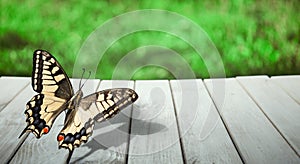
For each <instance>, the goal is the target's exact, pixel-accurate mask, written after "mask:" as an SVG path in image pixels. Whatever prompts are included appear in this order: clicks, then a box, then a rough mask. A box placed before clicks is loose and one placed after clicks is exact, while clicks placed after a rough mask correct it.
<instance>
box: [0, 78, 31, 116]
mask: <svg viewBox="0 0 300 164" xmlns="http://www.w3.org/2000/svg"><path fill="white" fill-rule="evenodd" d="M28 85H30V82H28V84H25V86H24V87H23V88H21V90H20V91H18V92H17V93H16V94H15V95H14V96H13V97H12V98H11V99H10V100H9V101H8V102H7V103H6V104H5V105H3V106H1V108H0V112H1V111H2V110H3V109H5V108H6V106H7V105H8V104H9V103H11V102H12V101H13V100H14V99H15V98H16V97H17V96H18V95H19V94H20V93H21V92H22V91H23V90H24V89H25V88H26V87H27V86H28Z"/></svg>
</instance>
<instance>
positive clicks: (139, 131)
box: [71, 109, 167, 163]
mask: <svg viewBox="0 0 300 164" xmlns="http://www.w3.org/2000/svg"><path fill="white" fill-rule="evenodd" d="M130 112H131V111H130V110H127V111H126V112H124V113H125V114H124V113H120V114H118V115H117V116H115V117H114V118H112V119H110V120H108V121H105V122H102V123H97V124H95V127H94V132H93V136H92V137H93V138H92V139H91V140H90V141H89V142H87V143H86V144H84V145H82V147H86V148H88V150H89V151H88V152H87V153H85V154H84V155H81V156H80V157H78V156H77V157H75V158H74V159H75V160H74V161H72V162H71V163H78V162H79V163H80V162H83V160H84V159H88V158H89V157H90V158H93V157H91V156H92V155H93V154H94V153H96V151H99V150H111V149H113V150H115V151H116V153H117V154H120V155H121V156H122V155H124V154H126V153H127V146H128V144H127V143H128V142H129V143H130V140H132V139H133V138H134V137H135V136H138V135H149V134H154V133H158V132H160V131H162V130H164V129H166V128H167V127H166V126H165V125H163V124H159V123H155V122H149V121H145V120H137V119H132V120H130V118H129V117H128V116H130ZM135 114H137V115H139V110H138V109H135ZM130 121H131V122H133V121H134V124H136V125H142V126H143V127H150V126H151V128H150V129H149V128H143V127H141V128H131V127H129V126H130ZM129 130H130V134H131V135H130V137H129V132H128V131H129ZM113 150H111V151H113ZM75 151H76V150H75ZM98 158H99V156H98ZM95 160H96V159H95Z"/></svg>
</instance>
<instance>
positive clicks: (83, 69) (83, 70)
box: [79, 68, 85, 88]
mask: <svg viewBox="0 0 300 164" xmlns="http://www.w3.org/2000/svg"><path fill="white" fill-rule="evenodd" d="M84 73H85V68H82V75H81V78H80V82H79V88H82V87H81V80H82V78H83V75H84Z"/></svg>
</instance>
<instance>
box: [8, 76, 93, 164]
mask: <svg viewBox="0 0 300 164" xmlns="http://www.w3.org/2000/svg"><path fill="white" fill-rule="evenodd" d="M71 82H72V83H73V87H74V91H75V92H76V91H77V90H78V84H79V79H75V80H71ZM98 83H99V80H88V81H87V82H86V84H85V86H84V87H83V88H82V89H83V92H84V95H86V93H91V92H93V91H95V90H96V89H97V86H98ZM30 89H31V88H30ZM32 92H33V91H32ZM35 94H36V93H31V94H28V95H27V97H28V96H29V97H30V98H31V97H32V96H33V95H35ZM30 98H27V99H26V100H24V104H26V103H27V101H28V100H29V99H30ZM23 111H24V109H23V110H22V111H20V113H21V114H22V117H21V121H20V123H19V124H22V128H24V127H25V125H26V123H25V115H24V114H23ZM23 115H24V116H23ZM64 119H65V114H64V113H62V114H60V115H59V116H58V118H57V119H56V121H55V122H54V124H53V126H52V129H51V131H50V132H49V133H48V134H47V135H44V136H43V137H41V138H40V139H36V138H35V136H34V135H33V134H30V135H29V136H28V138H27V139H26V140H25V142H24V143H23V144H22V146H21V147H20V149H19V151H18V152H17V153H16V154H15V156H14V158H13V159H12V161H11V163H43V164H44V163H65V162H66V159H67V157H68V150H67V149H64V148H62V149H58V142H57V140H56V138H57V135H58V133H59V132H60V130H61V129H62V128H63V122H64ZM80 149H82V146H81V147H80V148H76V149H75V152H76V151H78V150H79V151H80Z"/></svg>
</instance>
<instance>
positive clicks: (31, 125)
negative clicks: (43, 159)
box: [20, 94, 66, 138]
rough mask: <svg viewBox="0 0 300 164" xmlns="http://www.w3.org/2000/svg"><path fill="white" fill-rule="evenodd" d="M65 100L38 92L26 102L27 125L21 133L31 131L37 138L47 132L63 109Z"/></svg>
mask: <svg viewBox="0 0 300 164" xmlns="http://www.w3.org/2000/svg"><path fill="white" fill-rule="evenodd" d="M65 104H66V100H64V99H61V98H58V97H54V96H49V95H44V94H38V95H35V96H33V98H32V99H31V100H30V101H29V102H28V103H27V104H26V110H25V112H24V113H25V114H26V122H27V126H26V128H25V129H24V130H23V132H22V133H21V135H20V137H21V136H22V135H23V134H24V133H25V132H27V131H28V132H32V133H33V134H34V135H35V136H36V137H37V138H40V137H41V136H42V135H43V134H47V133H48V132H49V131H50V129H51V127H52V124H53V122H54V120H55V119H56V117H57V116H58V115H59V114H60V113H61V112H62V111H63V110H64V109H65Z"/></svg>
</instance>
